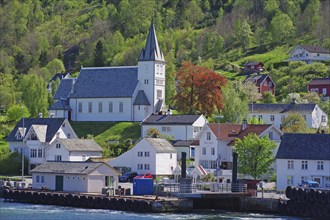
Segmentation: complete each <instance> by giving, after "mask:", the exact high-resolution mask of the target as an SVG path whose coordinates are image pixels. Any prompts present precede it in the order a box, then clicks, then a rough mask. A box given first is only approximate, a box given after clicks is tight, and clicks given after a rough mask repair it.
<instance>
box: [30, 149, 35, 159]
mask: <svg viewBox="0 0 330 220" xmlns="http://www.w3.org/2000/svg"><path fill="white" fill-rule="evenodd" d="M30 157H31V158H36V157H37V149H31V150H30Z"/></svg>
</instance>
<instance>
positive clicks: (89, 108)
mask: <svg viewBox="0 0 330 220" xmlns="http://www.w3.org/2000/svg"><path fill="white" fill-rule="evenodd" d="M92 111H93V103H91V102H89V103H88V112H89V113H92Z"/></svg>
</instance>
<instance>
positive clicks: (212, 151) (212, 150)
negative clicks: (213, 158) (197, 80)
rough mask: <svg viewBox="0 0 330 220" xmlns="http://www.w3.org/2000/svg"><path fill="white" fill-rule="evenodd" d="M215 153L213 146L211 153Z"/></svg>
mask: <svg viewBox="0 0 330 220" xmlns="http://www.w3.org/2000/svg"><path fill="white" fill-rule="evenodd" d="M214 154H215V149H214V147H212V148H211V155H214Z"/></svg>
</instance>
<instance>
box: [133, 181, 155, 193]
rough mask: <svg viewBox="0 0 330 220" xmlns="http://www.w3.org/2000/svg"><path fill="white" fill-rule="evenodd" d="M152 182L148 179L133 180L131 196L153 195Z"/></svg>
mask: <svg viewBox="0 0 330 220" xmlns="http://www.w3.org/2000/svg"><path fill="white" fill-rule="evenodd" d="M153 194H154V180H153V179H151V178H150V179H149V178H134V179H133V195H153Z"/></svg>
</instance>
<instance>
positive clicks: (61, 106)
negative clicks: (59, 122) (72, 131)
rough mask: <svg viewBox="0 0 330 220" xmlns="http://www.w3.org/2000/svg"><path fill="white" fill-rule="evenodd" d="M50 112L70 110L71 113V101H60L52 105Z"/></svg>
mask: <svg viewBox="0 0 330 220" xmlns="http://www.w3.org/2000/svg"><path fill="white" fill-rule="evenodd" d="M48 110H69V111H71V110H72V109H71V107H70V104H69V100H67V99H66V100H59V101H57V102H55V103H54V104H52V105H51V106H50V107H49V109H48Z"/></svg>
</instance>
